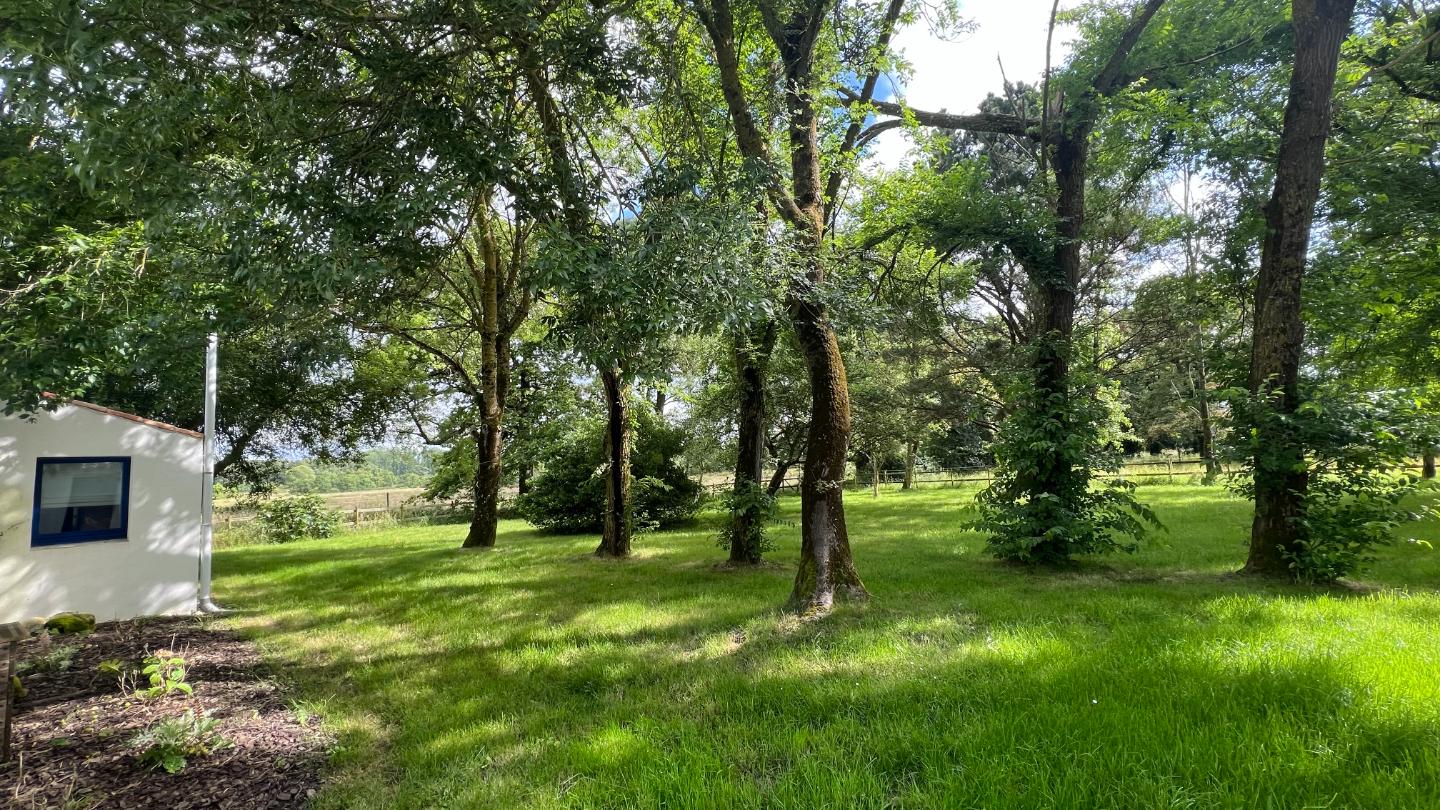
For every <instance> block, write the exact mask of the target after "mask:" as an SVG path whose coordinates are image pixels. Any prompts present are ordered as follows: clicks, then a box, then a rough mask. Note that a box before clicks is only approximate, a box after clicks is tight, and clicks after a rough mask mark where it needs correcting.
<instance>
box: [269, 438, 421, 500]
mask: <svg viewBox="0 0 1440 810" xmlns="http://www.w3.org/2000/svg"><path fill="white" fill-rule="evenodd" d="M431 459H432V456H431V454H430V453H426V452H423V451H419V450H412V449H408V448H404V447H387V448H377V449H373V450H367V451H365V453H364V454H362V455H361V456H360V457H359V458H358V459H356V460H354V461H350V462H343V461H342V462H336V463H330V464H326V463H316V462H313V461H300V462H296V463H295V464H292V465H290V466H289V467H287V468H286V469H285V470H284V472H282V473H280V485H281V486H282V487H284V488H285V490H286V491H288V492H295V493H300V494H307V493H312V492H314V493H318V492H359V491H363V490H369V489H399V488H409V487H423V486H425V484H426V482H427V481H428V480H429V479H430V475H431V474H432V472H433V466H432V463H431Z"/></svg>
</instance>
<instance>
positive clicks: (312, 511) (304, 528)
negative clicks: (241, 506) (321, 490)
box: [255, 495, 340, 543]
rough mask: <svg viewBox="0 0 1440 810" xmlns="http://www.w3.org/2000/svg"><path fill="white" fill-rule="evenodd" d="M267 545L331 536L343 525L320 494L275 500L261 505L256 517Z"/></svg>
mask: <svg viewBox="0 0 1440 810" xmlns="http://www.w3.org/2000/svg"><path fill="white" fill-rule="evenodd" d="M255 523H256V525H257V526H258V527H259V531H260V533H261V535H262V536H263V537H264V539H265V541H266V542H270V543H289V542H291V541H293V540H299V539H301V538H303V537H329V536H331V535H332V534H334V533H335V528H336V527H337V526H339V525H340V516H339V515H337V514H336V513H334V512H332V511H331V510H330V508H329V507H328V506H326V505H325V500H324V499H323V498H321V497H320V496H318V495H301V496H300V497H298V498H276V499H274V500H269V501H265V502H264V503H262V504H261V505H260V509H259V513H258V514H257V516H256V518H255Z"/></svg>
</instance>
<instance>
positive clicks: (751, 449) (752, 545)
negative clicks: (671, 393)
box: [730, 321, 775, 565]
mask: <svg viewBox="0 0 1440 810" xmlns="http://www.w3.org/2000/svg"><path fill="white" fill-rule="evenodd" d="M774 347H775V324H774V322H773V321H772V322H767V323H766V324H765V326H764V328H763V330H762V331H761V335H760V339H759V340H758V341H755V342H752V341H751V340H750V339H749V336H748V335H741V336H738V337H737V338H736V341H735V369H736V374H737V376H738V377H739V382H740V412H739V419H738V422H737V427H738V430H737V436H736V438H737V443H738V451H739V452H738V453H737V454H736V458H735V488H734V493H735V497H736V498H737V503H738V504H740V505H739V506H737V508H735V509H734V510H733V511H732V512H731V514H730V562H731V563H732V564H735V565H756V564H759V562H760V558H761V554H762V549H761V548H760V547H759V544H758V542H757V540H758V538H757V537H756V536H755V535H756V532H757V529H758V528H759V527H758V526H757V525H756V524H757V523H758V522H759V521H760V520H761V515H760V510H761V507H760V504H759V503H758V502H756V496H757V495H758V494H759V493H760V476H761V474H762V473H763V469H764V463H765V370H766V366H767V365H768V364H769V361H770V352H771V351H772V350H773V349H774Z"/></svg>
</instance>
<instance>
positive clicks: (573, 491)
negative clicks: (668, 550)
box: [515, 407, 701, 532]
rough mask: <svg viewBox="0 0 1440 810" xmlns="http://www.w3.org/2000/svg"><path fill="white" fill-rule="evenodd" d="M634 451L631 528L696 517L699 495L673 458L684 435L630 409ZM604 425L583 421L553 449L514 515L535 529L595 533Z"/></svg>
mask: <svg viewBox="0 0 1440 810" xmlns="http://www.w3.org/2000/svg"><path fill="white" fill-rule="evenodd" d="M631 413H632V418H633V419H634V428H635V432H634V436H635V446H634V448H633V449H632V450H631V452H630V475H631V478H632V484H631V497H632V498H633V500H634V506H633V507H632V515H633V518H632V519H633V520H634V524H635V526H636V528H641V529H644V528H658V527H663V526H674V525H678V524H681V523H684V522H686V521H689V520H691V519H692V518H694V517H695V514H696V512H698V511H699V509H700V503H701V497H700V496H701V491H700V486H699V484H696V483H695V482H694V481H692V480H691V479H690V478H689V477H688V476H686V475H685V472H684V471H683V470H681V469H680V468H679V466H677V465H676V464H675V461H674V459H675V458H676V457H677V456H678V455H679V454H680V451H681V450H682V448H683V446H684V434H683V432H682V431H681V430H680V429H678V428H675V427H672V426H671V425H669V424H667V423H666V422H665V421H664V420H663V419H661V418H660V417H658V416H656V415H655V414H654V412H653V411H650V410H649V409H647V408H643V407H642V408H635V409H632V411H631ZM603 429H604V425H603V423H601V422H599V421H596V420H585V421H584V422H582V424H581V425H580V427H579V428H578V429H577V430H576V431H574V432H573V433H571V434H569V435H568V436H565V437H564V438H563V439H561V441H560V442H559V444H558V445H557V446H556V447H554V449H553V450H552V452H551V454H550V455H549V457H548V460H547V461H546V465H545V470H544V471H543V472H541V473H540V475H538V476H536V478H535V480H534V481H533V482H531V486H530V491H529V492H527V493H526V494H524V495H521V496H520V497H519V498H517V499H516V502H515V507H516V511H517V512H518V513H519V515H520V516H521V517H522V518H524V519H525V520H528V521H529V522H531V523H533V524H534V525H535V526H537V527H538V528H540V529H543V530H545V531H553V532H588V531H595V530H597V529H599V528H600V522H601V512H602V510H603V509H604V503H605V480H604V477H603V476H602V475H601V469H602V466H603V464H604V463H605V452H604V432H603Z"/></svg>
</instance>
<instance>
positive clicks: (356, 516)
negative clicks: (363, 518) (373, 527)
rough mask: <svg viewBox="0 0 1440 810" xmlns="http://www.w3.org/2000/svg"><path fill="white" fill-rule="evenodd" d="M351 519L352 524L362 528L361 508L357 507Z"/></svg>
mask: <svg viewBox="0 0 1440 810" xmlns="http://www.w3.org/2000/svg"><path fill="white" fill-rule="evenodd" d="M350 519H351V522H352V523H354V525H355V528H357V529H358V528H360V507H358V506H357V507H355V511H354V513H353V514H351V516H350Z"/></svg>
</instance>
